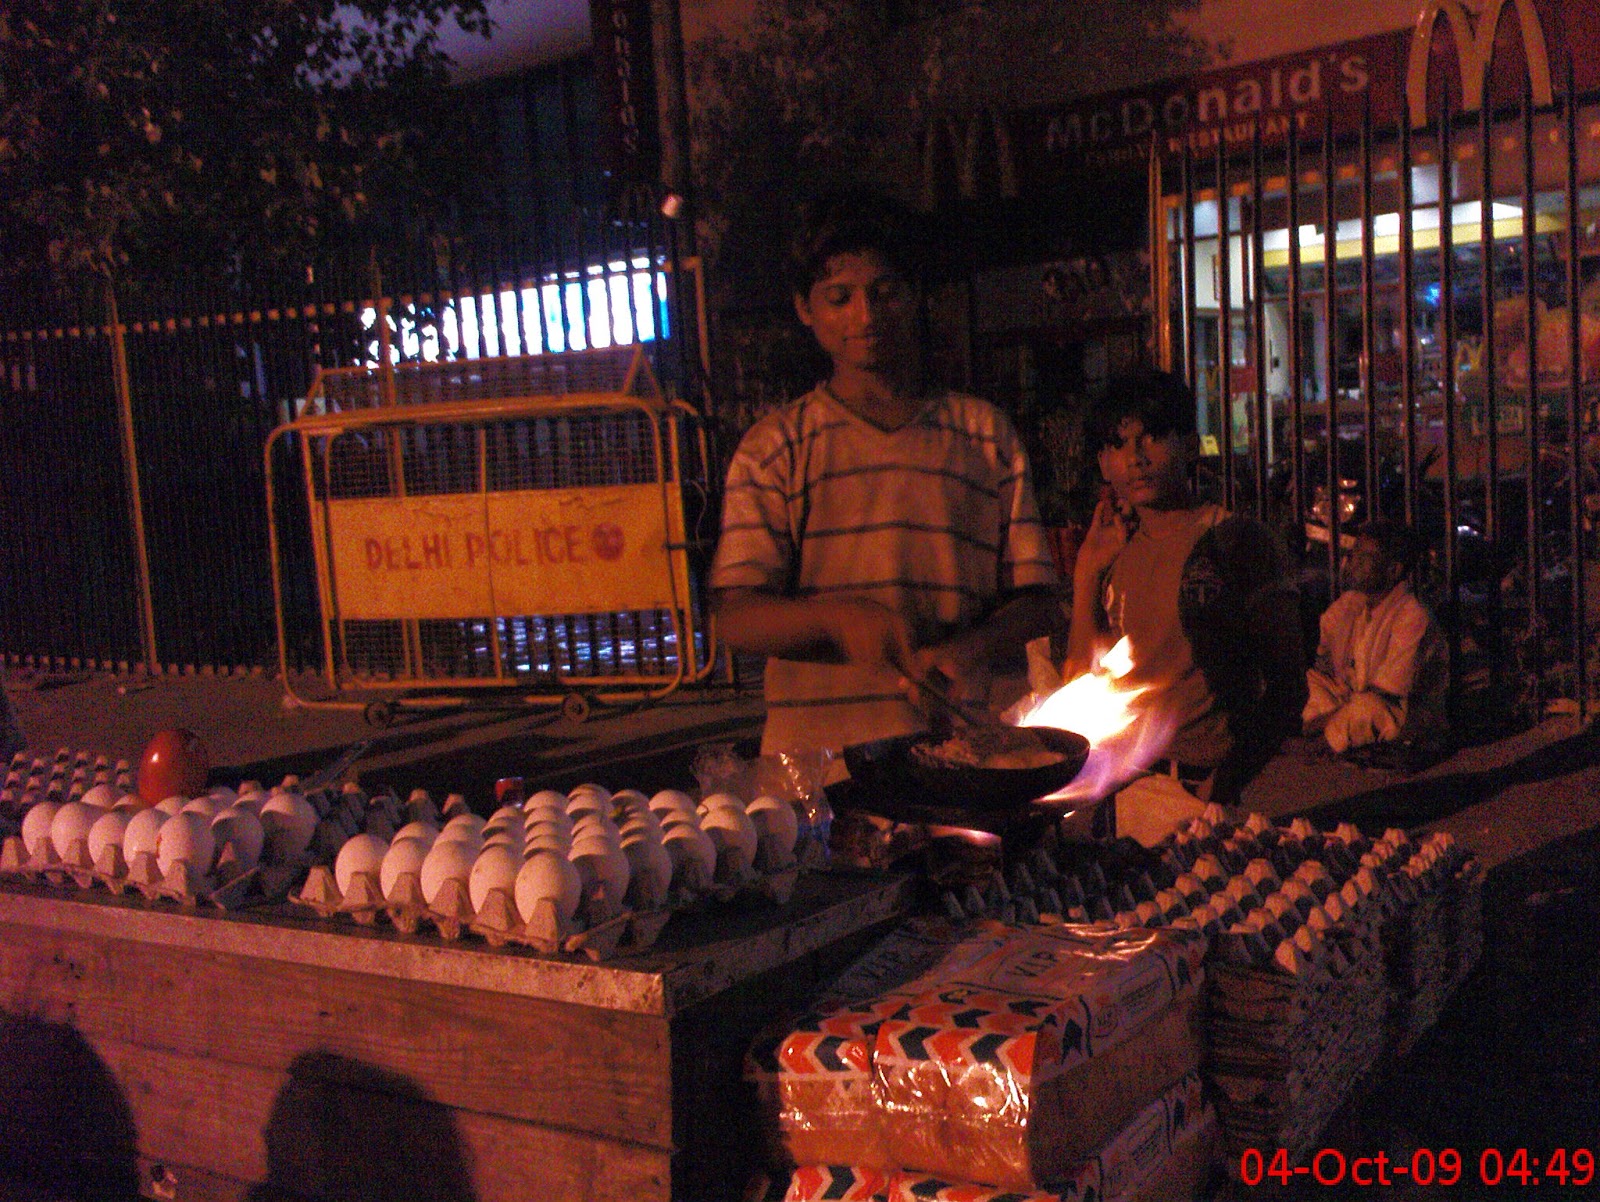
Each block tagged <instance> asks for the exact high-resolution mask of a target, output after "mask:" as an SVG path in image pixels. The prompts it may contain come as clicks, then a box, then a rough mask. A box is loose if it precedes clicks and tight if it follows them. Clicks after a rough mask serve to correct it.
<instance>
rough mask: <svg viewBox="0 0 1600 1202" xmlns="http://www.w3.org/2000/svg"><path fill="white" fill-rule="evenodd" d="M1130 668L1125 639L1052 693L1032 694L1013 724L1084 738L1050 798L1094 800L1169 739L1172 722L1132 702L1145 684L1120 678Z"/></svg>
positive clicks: (1142, 765)
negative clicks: (1081, 751) (1084, 749)
mask: <svg viewBox="0 0 1600 1202" xmlns="http://www.w3.org/2000/svg"><path fill="white" fill-rule="evenodd" d="M1132 669H1133V658H1132V655H1131V653H1130V649H1129V646H1128V640H1127V639H1126V638H1124V639H1122V640H1120V641H1119V642H1118V643H1117V644H1116V645H1115V646H1114V647H1112V648H1111V649H1110V650H1109V651H1107V652H1106V653H1105V654H1104V655H1102V656H1100V657H1099V658H1098V660H1097V661H1096V662H1095V664H1094V666H1093V667H1091V668H1090V669H1089V671H1087V672H1085V673H1083V674H1082V675H1081V676H1075V677H1073V678H1072V679H1071V680H1069V681H1067V683H1066V684H1064V685H1062V686H1061V687H1060V688H1059V689H1057V690H1056V691H1055V692H1053V693H1047V694H1045V695H1044V696H1042V697H1036V698H1035V699H1034V700H1033V704H1032V705H1031V706H1030V707H1029V708H1027V709H1026V710H1025V711H1024V712H1023V713H1022V714H1021V716H1020V717H1019V718H1018V719H1017V725H1018V726H1053V727H1056V728H1058V729H1060V730H1072V731H1077V732H1078V733H1079V734H1080V735H1082V736H1083V737H1084V738H1086V739H1088V740H1089V758H1088V760H1087V761H1086V762H1085V763H1084V766H1083V770H1082V771H1081V772H1079V773H1078V775H1077V776H1075V777H1073V778H1072V781H1071V782H1070V783H1069V784H1068V785H1067V786H1066V787H1065V788H1063V789H1060V790H1058V791H1057V792H1055V793H1053V794H1051V795H1050V797H1049V798H1048V799H1047V800H1050V801H1095V800H1099V799H1100V798H1102V797H1106V796H1108V795H1110V794H1111V793H1113V792H1115V791H1116V790H1117V789H1118V788H1120V787H1121V786H1122V785H1124V784H1126V783H1127V782H1128V781H1130V780H1132V779H1133V778H1134V777H1136V776H1138V775H1139V774H1140V773H1141V772H1143V771H1145V769H1147V768H1149V767H1150V765H1151V764H1153V763H1155V762H1156V760H1158V759H1160V758H1161V755H1162V753H1163V752H1164V751H1166V749H1167V744H1168V743H1169V742H1170V741H1171V739H1172V734H1173V731H1172V723H1171V722H1170V721H1168V720H1164V719H1163V718H1161V717H1160V716H1159V715H1158V714H1157V713H1156V712H1155V711H1154V710H1152V709H1151V708H1150V707H1149V706H1140V705H1138V704H1137V703H1138V701H1139V698H1141V697H1142V696H1144V694H1146V693H1148V692H1149V691H1150V690H1149V687H1148V686H1141V685H1132V684H1126V683H1124V682H1123V678H1124V677H1125V676H1127V675H1128V673H1129V672H1130V671H1132Z"/></svg>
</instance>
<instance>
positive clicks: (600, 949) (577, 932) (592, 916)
mask: <svg viewBox="0 0 1600 1202" xmlns="http://www.w3.org/2000/svg"><path fill="white" fill-rule="evenodd" d="M292 900H293V901H295V902H297V903H299V904H300V905H302V906H304V907H306V908H307V909H310V910H311V911H313V912H314V913H315V914H317V915H318V916H319V917H322V918H334V917H343V918H349V919H351V920H353V921H355V922H357V923H361V924H363V925H372V924H374V923H376V922H377V921H378V920H379V919H380V918H387V919H388V920H389V922H390V923H392V924H393V926H394V927H395V929H396V930H398V931H400V932H401V933H402V934H406V935H415V934H417V933H418V932H419V931H420V930H421V929H422V928H423V927H424V926H425V925H426V926H431V927H433V928H434V930H436V931H437V932H438V934H439V936H440V937H441V938H443V939H445V940H448V941H452V942H454V941H456V940H459V939H461V938H463V937H464V936H466V935H467V934H469V933H470V934H475V935H478V936H480V937H482V938H483V940H484V941H485V942H486V943H488V944H489V946H491V947H496V948H499V947H505V946H507V945H518V946H524V947H530V948H533V949H534V950H535V951H539V952H542V953H543V954H545V955H558V954H561V953H566V954H572V955H585V956H588V957H589V958H590V959H593V960H602V959H606V958H608V957H610V956H612V955H614V954H615V953H616V952H617V951H618V950H619V948H622V947H626V948H628V949H630V950H642V949H644V948H647V947H649V946H651V945H652V944H653V943H654V942H655V941H656V938H657V937H658V936H659V935H660V934H661V930H662V928H663V927H665V926H666V924H667V920H668V919H670V918H671V917H672V913H673V911H672V909H671V908H670V907H666V906H662V907H659V908H656V909H652V910H636V909H631V908H628V907H625V906H621V905H618V904H615V903H611V904H606V903H604V902H603V901H597V900H596V899H594V898H591V899H587V905H586V912H587V914H588V921H584V920H583V919H580V918H579V917H577V916H576V915H574V916H572V917H570V918H566V917H563V916H562V915H561V914H560V913H559V912H558V910H557V908H556V905H555V903H554V902H553V901H551V900H550V899H548V898H541V899H540V900H539V902H537V903H536V904H535V907H534V913H533V914H532V915H531V916H530V917H529V918H528V919H527V920H526V921H524V920H523V918H522V916H521V914H520V913H519V912H518V910H517V906H516V902H515V901H514V900H513V899H512V897H511V895H510V894H509V893H508V892H507V891H506V890H504V889H490V890H489V891H488V893H487V895H486V896H485V897H484V900H483V904H482V905H481V906H479V907H478V908H477V909H474V908H473V906H472V900H471V897H470V896H469V895H468V892H467V886H466V883H465V882H463V881H461V880H460V879H452V880H448V881H446V882H444V884H443V885H442V886H441V887H440V888H439V891H438V892H437V893H436V894H435V896H434V899H433V901H432V902H431V903H429V902H427V901H425V900H424V899H423V896H422V885H421V880H420V877H419V875H418V874H417V873H414V872H413V873H402V874H401V875H400V877H399V878H398V879H397V880H396V881H395V883H394V888H393V889H392V890H391V895H390V896H389V897H388V898H385V897H384V896H383V893H382V890H381V888H380V886H379V883H378V878H377V875H376V874H374V873H370V872H358V873H354V874H352V875H351V877H350V880H349V882H348V884H347V887H346V888H345V889H344V890H342V891H341V890H340V888H339V885H338V882H337V880H336V879H335V878H334V874H333V872H332V871H331V870H330V869H329V868H328V867H327V866H326V865H315V866H313V867H312V868H311V870H310V871H309V872H308V873H307V876H306V880H305V883H304V884H303V885H302V886H301V887H300V889H299V890H298V892H296V893H295V894H294V896H293V898H292Z"/></svg>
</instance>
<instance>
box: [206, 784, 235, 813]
mask: <svg viewBox="0 0 1600 1202" xmlns="http://www.w3.org/2000/svg"><path fill="white" fill-rule="evenodd" d="M206 796H207V797H210V798H211V799H213V800H214V801H215V802H216V803H217V809H219V810H226V809H227V808H228V807H229V806H231V805H233V803H234V802H236V801H238V800H239V794H238V793H236V792H234V791H233V790H232V789H230V788H229V787H228V786H227V785H212V786H211V787H210V788H209V789H207V790H206Z"/></svg>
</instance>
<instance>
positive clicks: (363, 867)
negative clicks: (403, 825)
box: [333, 835, 389, 893]
mask: <svg viewBox="0 0 1600 1202" xmlns="http://www.w3.org/2000/svg"><path fill="white" fill-rule="evenodd" d="M388 850H389V844H388V841H387V840H384V839H380V838H378V836H377V835H355V836H354V837H352V838H349V839H346V840H345V842H344V846H343V847H341V848H340V849H339V855H338V858H337V859H335V860H334V862H333V880H334V883H335V884H337V885H338V886H339V892H340V893H348V892H350V882H351V880H352V878H354V876H355V875H356V873H358V872H366V873H371V874H373V875H374V876H376V875H377V874H378V873H379V871H380V870H381V869H382V867H383V860H384V856H385V854H386V853H387V852H388Z"/></svg>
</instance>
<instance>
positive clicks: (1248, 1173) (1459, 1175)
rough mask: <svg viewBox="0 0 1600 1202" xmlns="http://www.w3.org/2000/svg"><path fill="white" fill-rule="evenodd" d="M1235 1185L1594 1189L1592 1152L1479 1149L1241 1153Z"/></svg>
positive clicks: (1255, 1149) (1265, 1151) (1251, 1150)
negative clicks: (1298, 1157) (1300, 1156)
mask: <svg viewBox="0 0 1600 1202" xmlns="http://www.w3.org/2000/svg"><path fill="white" fill-rule="evenodd" d="M1236 1168H1237V1172H1238V1175H1239V1180H1240V1182H1241V1183H1242V1184H1244V1185H1246V1186H1250V1187H1252V1188H1253V1187H1256V1186H1263V1185H1266V1186H1270V1185H1278V1186H1288V1185H1291V1184H1294V1183H1296V1182H1306V1181H1309V1182H1311V1183H1313V1184H1315V1185H1319V1186H1329V1187H1332V1186H1341V1185H1342V1186H1350V1185H1354V1186H1358V1187H1362V1188H1378V1189H1381V1188H1383V1187H1384V1186H1394V1185H1404V1184H1413V1185H1421V1186H1442V1187H1444V1188H1450V1187H1452V1186H1460V1185H1468V1186H1477V1187H1488V1188H1495V1187H1498V1186H1508V1187H1510V1188H1512V1189H1518V1188H1521V1187H1524V1186H1558V1187H1568V1186H1577V1187H1582V1186H1587V1185H1595V1184H1596V1181H1595V1152H1594V1150H1593V1149H1592V1148H1553V1149H1551V1150H1550V1151H1548V1152H1545V1153H1539V1152H1535V1151H1532V1150H1530V1149H1528V1148H1506V1149H1500V1148H1495V1147H1488V1148H1484V1149H1483V1150H1482V1151H1481V1152H1479V1153H1478V1154H1477V1156H1476V1163H1474V1158H1473V1155H1472V1153H1471V1152H1467V1153H1463V1152H1461V1151H1460V1150H1459V1149H1456V1148H1440V1149H1438V1150H1437V1151H1435V1150H1434V1149H1432V1148H1417V1149H1416V1150H1414V1151H1413V1152H1412V1153H1411V1155H1410V1156H1409V1158H1407V1157H1394V1156H1390V1155H1389V1154H1388V1153H1386V1152H1381V1151H1380V1152H1374V1153H1371V1154H1370V1155H1349V1154H1347V1153H1345V1152H1343V1151H1341V1150H1340V1149H1338V1148H1321V1149H1319V1150H1318V1151H1316V1152H1315V1153H1313V1154H1312V1155H1311V1156H1310V1157H1309V1158H1307V1159H1306V1160H1304V1161H1302V1162H1300V1163H1298V1164H1297V1163H1294V1162H1292V1161H1291V1160H1290V1157H1289V1153H1288V1151H1287V1149H1284V1148H1277V1149H1265V1150H1263V1149H1259V1148H1246V1149H1245V1150H1244V1152H1243V1153H1241V1154H1240V1156H1239V1163H1238V1165H1237V1166H1236Z"/></svg>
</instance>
